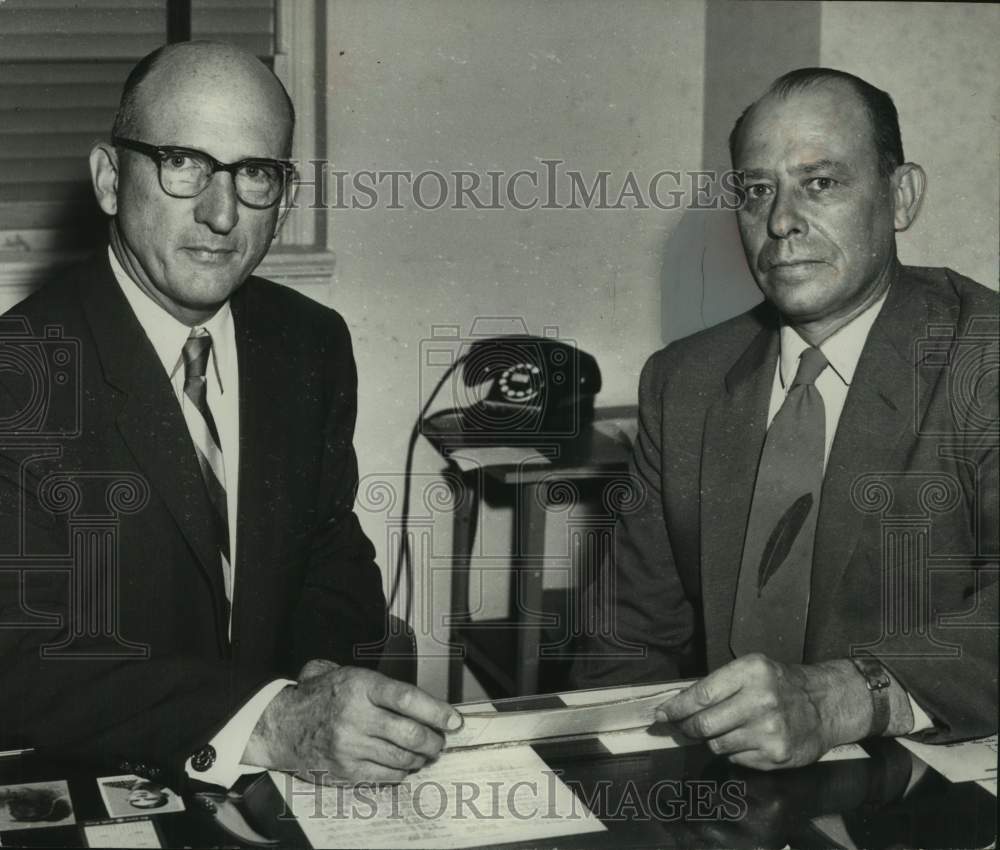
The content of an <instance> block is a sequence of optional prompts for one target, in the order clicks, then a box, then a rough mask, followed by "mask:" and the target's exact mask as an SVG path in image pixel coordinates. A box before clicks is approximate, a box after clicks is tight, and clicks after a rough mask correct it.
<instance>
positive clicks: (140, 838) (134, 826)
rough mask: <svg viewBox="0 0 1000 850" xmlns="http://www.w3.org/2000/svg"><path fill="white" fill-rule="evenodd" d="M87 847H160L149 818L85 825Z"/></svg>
mask: <svg viewBox="0 0 1000 850" xmlns="http://www.w3.org/2000/svg"><path fill="white" fill-rule="evenodd" d="M83 834H84V836H85V837H86V839H87V846H88V847H134V848H146V847H160V846H162V845H161V844H160V838H159V836H158V835H157V834H156V827H154V826H153V823H152V821H149V820H132V821H118V823H100V824H92V825H88V826H85V827H84V828H83Z"/></svg>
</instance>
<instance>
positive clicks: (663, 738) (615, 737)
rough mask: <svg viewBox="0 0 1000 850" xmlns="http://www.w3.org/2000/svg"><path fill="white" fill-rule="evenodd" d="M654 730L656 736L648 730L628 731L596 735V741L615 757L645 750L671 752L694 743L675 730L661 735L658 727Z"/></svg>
mask: <svg viewBox="0 0 1000 850" xmlns="http://www.w3.org/2000/svg"><path fill="white" fill-rule="evenodd" d="M665 725H666V724H664V726H665ZM655 728H656V734H654V733H653V731H652V730H651V729H648V728H647V729H628V730H626V731H624V732H609V733H607V734H606V735H598V737H597V740H598V741H600V742H601V744H603V745H604V748H605V749H606V750H607V751H608V752H609V753H614V754H615V755H616V756H618V755H625V754H626V753H641V752H645V751H646V750H672V749H673V748H674V747H686V746H688V745H689V744H694V743H696V741H693V740H692V739H690V738H688V737H686V736H685V735H684V734H682V733H681V732H680V731H678V730H676V729H672V730H670V731H664V732H662V733H661V732H660V727H659V726H657V727H655Z"/></svg>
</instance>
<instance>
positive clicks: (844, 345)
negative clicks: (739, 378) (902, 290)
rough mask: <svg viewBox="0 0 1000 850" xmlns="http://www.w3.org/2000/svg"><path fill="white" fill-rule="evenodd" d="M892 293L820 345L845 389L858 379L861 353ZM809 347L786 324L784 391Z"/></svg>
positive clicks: (783, 335) (783, 336)
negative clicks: (856, 377)
mask: <svg viewBox="0 0 1000 850" xmlns="http://www.w3.org/2000/svg"><path fill="white" fill-rule="evenodd" d="M888 294H889V290H888V289H886V291H885V292H883V293H882V297H881V298H879V299H878V300H877V301H875V302H873V303H872V304H871V305H870V306H868V307H867V308H865V310H864V311H863V312H861V313H859V314H858V315H857V316H855V317H854V318H853V319H851V321H849V322H848V323H847V324H846V325H844V326H843V327H842V328H840V329H839V330H838V331H837V332H836V333H834V334H832V335H830V336H829V337H827V338H826V339H825V340H823V342H821V343H820V345H819V350H820V351H822V352H823V354H824V356H825V357H826V359H827V362H829V364H830V367H831V368H832V369H833V371H834V373H835V374H836V375H837V377H838V378H840V380H841V381H843V382H844V385H845V386H848V387H849V386H850V385H851V381H853V380H854V372H855V370H856V369H857V368H858V361H859V360H860V359H861V350H862V349H863V348H864V347H865V341H866V340H867V339H868V334H869V332H870V331H871V329H872V325H873V324H875V319H877V318H878V314H879V313H880V312H881V310H882V305H883V304H885V299H886V296H887V295H888ZM808 347H809V343H808V342H806V341H805V340H804V339H802V337H801V336H799V334H798V331H796V330H795V329H794V328H793V327H792V326H791V325H786V324H784V323H782V325H781V355H780V358H779V361H778V362H779V364H780V367H779V369H780V372H779V374H780V377H781V386H782V388H787V387H788V385H789V384H790V383H791V382H792V379H793V378H794V377H795V372H796V370H797V369H798V367H799V357H800V356H801V355H802V352H803V351H805V350H806V349H807V348H808Z"/></svg>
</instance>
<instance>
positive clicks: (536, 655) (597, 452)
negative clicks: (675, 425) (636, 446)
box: [424, 408, 635, 702]
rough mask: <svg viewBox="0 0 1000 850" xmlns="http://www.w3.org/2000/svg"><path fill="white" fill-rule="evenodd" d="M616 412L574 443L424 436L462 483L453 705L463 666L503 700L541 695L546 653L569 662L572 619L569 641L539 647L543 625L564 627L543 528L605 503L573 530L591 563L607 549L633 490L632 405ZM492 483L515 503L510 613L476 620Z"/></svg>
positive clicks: (454, 587) (457, 516) (455, 564)
mask: <svg viewBox="0 0 1000 850" xmlns="http://www.w3.org/2000/svg"><path fill="white" fill-rule="evenodd" d="M612 410H613V412H615V413H617V414H618V416H617V417H615V418H609V419H601V418H599V419H598V420H597V421H596V422H595V424H594V425H593V426H592V427H591V428H590V429H589V430H588V431H587V433H586V434H584V435H583V436H582V438H580V439H578V440H576V441H574V442H573V443H570V444H565V443H564V444H555V443H553V444H551V445H538V446H534V447H528V446H520V447H513V448H512V447H502V448H499V447H487V446H475V445H473V446H468V445H461V444H460V443H459V444H456V442H457V441H452V442H450V443H449V441H448V439H447V438H438V437H436V435H435V434H433V433H428V431H427V429H425V431H424V435H425V436H426V437H427V439H428V440H429V441H430V442H431V443H432V445H434V447H435V448H436V449H437V450H438V451H439V452H440V453H441V455H442V456H443V457H445V458H446V460H447V461H448V464H449V471H450V472H451V473H452V475H451V476H450V478H451V480H452V481H458V482H461V487H462V488H463V492H461V493H458V492H456V493H455V500H454V501H455V509H454V515H453V538H452V539H453V543H452V545H453V557H452V574H451V612H450V616H449V618H448V621H447V625H449V627H450V641H451V643H452V647H453V649H452V656H451V662H450V666H449V675H448V695H449V699H450V700H451V701H452V702H459V701H461V699H462V667H463V662H468V664H469V667H470V669H472V670H473V671H474V672H475V673H477V674H479V675H480V677H481V678H482V679H483V680H484V684H485V685H486V686H487V690H488V691H490V692H491V696H493V697H494V698H496V697H500V696H524V695H528V694H534V693H537V691H538V682H539V666H540V661H541V659H542V657H543V656H544V657H547V658H559V657H562V658H568V657H569V656H568V653H569V649H570V647H569V646H568V641H569V639H570V638H571V637H572V632H573V628H572V627H573V626H575V625H577V624H576V623H574V622H572V620H573V617H572V615H571V623H570V625H571V629H570V632H571V634H570V635H568V636H567V638H566V639H565V640H563V641H562V642H559V643H557V644H543V642H542V635H543V629H544V628H545V627H547V626H549V627H551V626H554V625H557V619H558V618H557V617H556V616H555V615H553V614H551V613H548V614H547V613H545V612H544V610H543V605H542V596H543V585H542V573H543V570H544V569H545V530H546V524H547V520H548V516H549V514H550V513H553V512H560V513H562V512H572V511H573V510H574V508H575V506H576V505H577V503H580V502H586V503H587V504H588V505H593V504H602V505H603V508H604V509H603V510H602V511H601V512H600V513H599V514H598V515H596V517H588V519H587V520H584V521H580V522H577V523H576V526H577V527H576V528H575V530H574V532H573V533H574V534H576V535H577V537H576V538H575V539H576V540H577V541H578V543H579V547H583V548H584V549H585V550H586V551H589V553H590V554H591V555H592V556H594V557H600V552H601V551H602V550H604V551H606V550H607V548H608V546H609V545H610V540H611V537H612V534H613V528H614V512H615V511H614V509H615V506H616V503H617V502H618V501H620V500H622V499H624V500H628V499H629V498H630V495H629V494H630V493H631V491H632V488H631V480H630V478H629V475H628V460H629V456H630V454H631V441H630V436H631V434H630V432H631V433H634V417H635V412H634V411H635V408H626V409H624V410H623V409H618V408H615V409H612ZM622 423H624V424H625V427H621V424H622ZM456 473H457V474H456ZM486 486H490V487H499V488H502V490H504V491H507V492H508V493H509V494H510V495H511V496H512V499H513V508H514V521H513V526H512V534H511V551H510V570H511V606H510V609H511V610H510V615H509V616H508V617H506V618H503V619H488V620H482V619H480V620H477V619H474V618H473V615H474V614H475V613H476V612H475V611H472V610H470V603H469V589H470V570H471V568H472V567H473V563H474V557H473V552H474V547H475V542H476V530H477V527H478V522H479V511H480V503H481V502H482V500H483V491H484V489H485V487H486ZM579 547H578V548H579ZM573 607H574V606H572V605H571V606H570V608H571V609H573Z"/></svg>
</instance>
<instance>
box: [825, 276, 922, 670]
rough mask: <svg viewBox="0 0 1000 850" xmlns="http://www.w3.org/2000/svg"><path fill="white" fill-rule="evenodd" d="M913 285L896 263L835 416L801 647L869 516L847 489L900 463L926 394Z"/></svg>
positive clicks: (919, 309) (919, 308)
mask: <svg viewBox="0 0 1000 850" xmlns="http://www.w3.org/2000/svg"><path fill="white" fill-rule="evenodd" d="M916 288H918V283H917V281H910V280H909V279H908V275H907V274H906V270H905V269H901V270H900V272H899V273H898V274H897V279H896V281H895V283H894V284H893V286H892V288H891V289H890V290H889V295H888V296H887V298H886V302H885V304H884V305H883V307H882V310H881V312H880V313H879V315H878V318H877V319H876V320H875V324H874V325H872V329H871V331H870V332H869V334H868V339H867V341H866V342H865V346H864V348H863V349H862V352H861V358H860V359H859V360H858V368H857V370H856V371H855V373H854V380H853V381H852V382H851V387H850V389H849V390H848V393H847V400H846V402H845V404H844V409H843V411H842V413H841V415H840V422H839V423H838V425H837V434H836V436H835V437H834V443H833V447H832V449H831V451H830V459H829V461H828V463H827V469H826V475H825V478H824V481H823V493H822V496H821V500H820V511H819V519H818V523H817V528H816V545H815V549H814V553H813V572H812V588H811V592H810V598H811V600H814V603H813V604H810V607H809V624H808V630H807V633H806V646H807V648H808V647H809V646H810V644H811V643H812V638H813V637H814V636H815V635H816V634H817V633H819V632H821V631H822V629H823V625H824V623H825V619H826V613H827V611H829V610H830V606H828V605H824V604H823V602H822V601H823V600H828V599H830V597H831V594H833V593H834V592H835V591H836V589H837V586H838V585H839V584H840V581H841V579H842V577H843V575H844V572H845V571H846V569H847V567H848V565H849V564H850V561H851V557H852V555H853V553H854V551H855V549H856V547H857V545H858V540H859V538H860V536H861V530H862V525H863V523H864V520H865V518H866V517H869V516H870V514H867V513H865V512H863V511H862V510H861V509H860V508H859V507H857V502H858V497H857V496H856V495H855V494H853V493H852V489H853V488H854V486H855V484H856V482H857V481H858V479H859V478H861V477H862V476H864V475H867V474H870V473H878V472H883V471H890V470H894V469H900V468H901V466H900V462H899V460H898V456H899V453H900V452H905V451H906V450H907V447H908V446H909V445H910V444H911V443H912V441H913V439H915V435H916V425H917V423H918V422H919V421H920V419H921V418H922V416H923V410H922V409H918V408H919V407H920V405H919V404H918V402H919V401H920V399H921V398H926V397H927V396H928V395H929V394H927V393H922V394H921V396H920V397H918V398H915V395H914V381H915V380H922V378H919V377H918V373H917V370H915V367H914V360H913V344H914V342H915V338H914V333H915V332H919V329H921V328H923V327H925V326H926V324H927V310H926V307H925V306H924V305H923V303H922V299H921V298H919V297H917V294H916V292H915V289H916ZM907 436H908V437H909V440H907V439H906V437H907ZM807 651H808V650H807Z"/></svg>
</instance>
